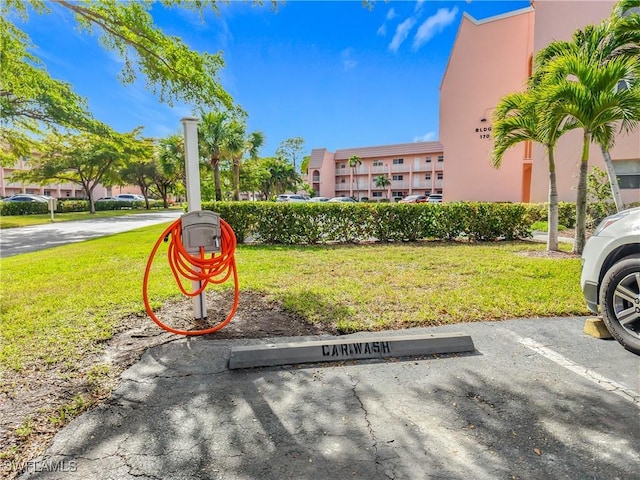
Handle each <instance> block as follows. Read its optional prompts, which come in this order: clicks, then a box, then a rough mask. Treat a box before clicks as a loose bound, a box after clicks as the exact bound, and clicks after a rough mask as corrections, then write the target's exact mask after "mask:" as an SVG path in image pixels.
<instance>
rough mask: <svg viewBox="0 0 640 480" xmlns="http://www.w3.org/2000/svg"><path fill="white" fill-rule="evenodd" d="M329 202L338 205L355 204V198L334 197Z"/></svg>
mask: <svg viewBox="0 0 640 480" xmlns="http://www.w3.org/2000/svg"><path fill="white" fill-rule="evenodd" d="M327 201H329V202H332V203H336V202H353V203H355V200H354V199H353V198H351V197H333V198H331V199H329V200H327Z"/></svg>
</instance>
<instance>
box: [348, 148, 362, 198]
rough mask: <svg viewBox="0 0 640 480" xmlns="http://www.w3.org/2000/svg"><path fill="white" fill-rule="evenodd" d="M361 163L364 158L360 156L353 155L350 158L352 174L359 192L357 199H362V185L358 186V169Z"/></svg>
mask: <svg viewBox="0 0 640 480" xmlns="http://www.w3.org/2000/svg"><path fill="white" fill-rule="evenodd" d="M360 165H362V159H361V158H360V157H359V156H357V155H352V156H351V157H350V158H349V166H350V167H351V176H352V177H353V178H354V179H355V181H356V192H358V198H357V200H360V187H359V186H358V177H357V173H356V170H357V168H358V167H359V166H360Z"/></svg>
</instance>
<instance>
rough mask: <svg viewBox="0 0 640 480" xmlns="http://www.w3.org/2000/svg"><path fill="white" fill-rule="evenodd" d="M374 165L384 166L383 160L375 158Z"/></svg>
mask: <svg viewBox="0 0 640 480" xmlns="http://www.w3.org/2000/svg"><path fill="white" fill-rule="evenodd" d="M373 166H374V167H381V166H382V160H374V161H373Z"/></svg>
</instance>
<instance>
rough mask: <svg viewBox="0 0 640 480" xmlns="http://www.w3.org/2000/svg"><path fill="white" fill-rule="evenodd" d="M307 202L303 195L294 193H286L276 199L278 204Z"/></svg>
mask: <svg viewBox="0 0 640 480" xmlns="http://www.w3.org/2000/svg"><path fill="white" fill-rule="evenodd" d="M306 201H307V200H306V199H305V198H304V197H303V196H302V195H297V194H293V193H285V194H282V195H278V196H277V197H276V202H306Z"/></svg>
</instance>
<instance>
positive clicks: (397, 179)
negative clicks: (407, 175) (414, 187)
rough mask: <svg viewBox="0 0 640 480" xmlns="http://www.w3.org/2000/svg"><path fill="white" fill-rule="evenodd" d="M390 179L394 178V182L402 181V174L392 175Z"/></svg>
mask: <svg viewBox="0 0 640 480" xmlns="http://www.w3.org/2000/svg"><path fill="white" fill-rule="evenodd" d="M391 179H392V180H395V181H396V182H399V181H402V180H403V179H404V176H402V175H393V177H391Z"/></svg>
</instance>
